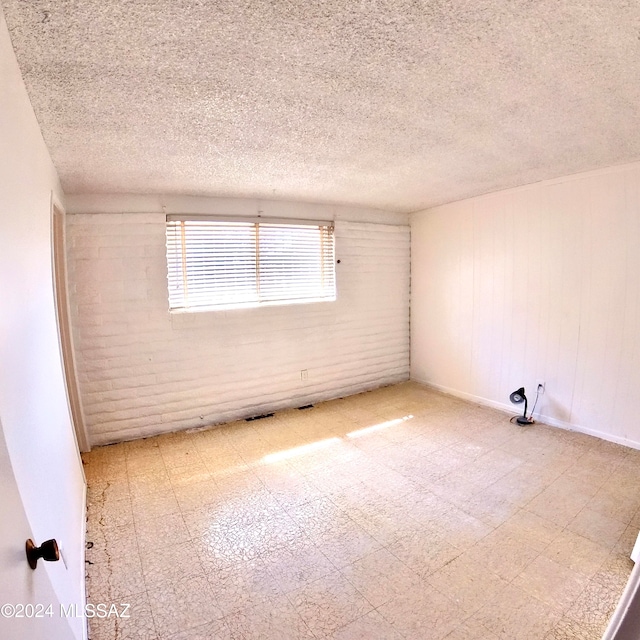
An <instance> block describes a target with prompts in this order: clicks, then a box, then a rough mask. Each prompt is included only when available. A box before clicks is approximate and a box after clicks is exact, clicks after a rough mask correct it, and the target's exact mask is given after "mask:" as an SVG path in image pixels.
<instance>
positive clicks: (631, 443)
mask: <svg viewBox="0 0 640 640" xmlns="http://www.w3.org/2000/svg"><path fill="white" fill-rule="evenodd" d="M411 380H413V381H414V382H417V383H419V384H422V385H424V386H426V387H430V388H432V389H435V390H436V391H440V392H441V393H446V394H447V395H450V396H454V397H456V398H460V399H462V400H467V401H469V402H474V403H475V404H480V405H482V406H485V407H491V408H492V409H497V410H498V411H502V412H503V413H509V414H511V415H515V412H514V410H513V406H512V405H509V404H505V403H502V402H496V401H495V400H489V399H488V398H483V397H481V396H475V395H473V394H471V393H467V392H466V391H459V390H458V389H451V388H449V387H445V386H443V385H440V384H436V383H434V382H430V381H428V380H422V379H420V378H416V377H412V378H411ZM536 421H537V422H541V423H543V424H546V425H549V426H551V427H558V428H560V429H565V430H567V431H576V432H578V433H584V434H586V435H589V436H594V437H595V438H600V439H601V440H607V441H608V442H614V443H615V444H621V445H623V446H625V447H630V448H631V449H640V442H637V441H635V440H629V439H628V438H622V437H620V436H616V435H613V434H611V433H607V432H606V431H598V430H597V429H589V428H587V427H583V426H581V425H579V424H572V423H570V422H565V421H563V420H558V419H557V418H553V417H551V416H544V415H537V416H536Z"/></svg>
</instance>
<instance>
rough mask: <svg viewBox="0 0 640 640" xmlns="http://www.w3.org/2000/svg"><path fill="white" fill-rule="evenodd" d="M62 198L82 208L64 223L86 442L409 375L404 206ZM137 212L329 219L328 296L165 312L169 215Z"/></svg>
mask: <svg viewBox="0 0 640 640" xmlns="http://www.w3.org/2000/svg"><path fill="white" fill-rule="evenodd" d="M70 208H71V209H72V210H73V211H76V212H77V211H84V212H88V213H77V214H75V215H71V216H69V219H68V228H67V231H68V241H69V247H68V265H69V280H70V284H71V290H72V291H71V303H72V305H71V306H72V316H73V322H74V333H75V338H76V352H77V365H78V372H79V378H80V392H81V395H82V400H83V407H84V413H85V418H86V424H87V428H88V431H89V434H90V439H91V441H92V444H102V443H106V442H113V441H118V440H123V439H133V438H137V437H141V436H146V435H150V434H156V433H160V432H165V431H175V430H177V429H182V428H188V427H195V426H200V425H207V424H214V423H218V422H222V421H226V420H230V419H234V418H238V417H247V416H251V415H257V414H261V413H264V412H267V411H271V410H275V409H278V408H282V407H290V406H300V405H303V404H306V403H309V402H314V401H318V400H320V399H325V398H330V397H336V396H342V395H347V394H350V393H356V392H358V391H361V390H363V389H368V388H373V387H376V386H380V385H383V384H387V383H394V382H398V381H402V380H406V379H408V377H409V266H410V264H409V263H410V258H409V248H410V246H409V245H410V238H409V226H408V216H406V215H400V214H391V213H385V212H380V211H366V210H365V211H363V210H356V209H347V208H339V207H330V206H322V205H308V204H299V203H298V204H296V203H285V202H280V203H278V202H258V201H255V200H229V199H206V198H164V199H161V198H158V199H156V198H152V197H149V198H145V197H135V196H131V197H112V198H108V197H107V198H100V197H95V198H87V197H83V198H71V199H70ZM118 210H120V211H127V212H128V213H117V211H118ZM140 210H142V211H144V210H146V211H147V212H148V211H153V210H158V211H165V212H166V213H193V212H207V213H220V214H230V215H233V214H236V215H237V214H244V215H256V214H257V213H258V211H260V212H261V213H262V215H263V216H266V217H268V216H272V217H273V216H278V217H292V216H293V217H306V218H313V219H320V220H325V219H334V218H335V219H336V220H337V223H336V258H337V259H340V260H341V264H339V265H337V288H338V300H337V301H336V302H322V303H315V304H297V305H287V306H271V307H263V308H254V309H236V310H229V311H215V312H200V313H187V314H184V313H182V314H169V311H168V301H167V281H166V277H167V267H166V255H165V254H166V249H165V243H166V240H165V215H164V213H135V211H140ZM96 211H108V213H96ZM132 211H133V212H134V213H131V212H132ZM371 221H374V222H375V224H374V223H372V222H371ZM380 223H384V224H380ZM302 369H307V370H308V380H307V381H306V382H304V381H302V380H301V376H300V371H301V370H302Z"/></svg>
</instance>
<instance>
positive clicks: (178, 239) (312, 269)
mask: <svg viewBox="0 0 640 640" xmlns="http://www.w3.org/2000/svg"><path fill="white" fill-rule="evenodd" d="M167 262H168V278H169V306H170V308H171V309H187V308H197V307H216V306H225V307H229V306H235V305H238V306H240V305H251V304H259V303H262V302H264V303H268V302H271V303H277V302H280V301H282V302H286V301H303V300H310V299H335V265H334V243H333V227H331V226H329V225H317V224H316V225H309V224H304V225H303V224H300V225H295V224H280V223H278V224H267V223H258V222H250V221H240V222H227V221H219V220H188V219H177V220H176V219H170V220H168V221H167Z"/></svg>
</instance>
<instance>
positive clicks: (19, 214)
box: [0, 12, 85, 639]
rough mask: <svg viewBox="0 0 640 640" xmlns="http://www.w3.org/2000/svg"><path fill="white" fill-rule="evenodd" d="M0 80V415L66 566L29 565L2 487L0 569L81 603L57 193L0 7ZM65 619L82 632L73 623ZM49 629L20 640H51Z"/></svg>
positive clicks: (80, 491) (21, 595)
mask: <svg viewBox="0 0 640 640" xmlns="http://www.w3.org/2000/svg"><path fill="white" fill-rule="evenodd" d="M0 86H1V87H2V90H1V91H0V185H1V188H0V225H1V226H0V229H1V230H2V231H1V232H0V292H2V293H1V295H2V302H1V304H0V421H1V423H2V427H1V428H2V431H3V434H2V435H3V440H4V441H5V442H6V450H7V452H8V456H9V459H10V462H11V467H12V470H13V476H14V477H15V481H16V484H17V489H18V491H19V495H20V497H21V499H22V502H23V505H24V511H25V512H26V516H27V518H28V523H29V525H30V529H31V535H32V536H33V537H34V539H35V540H36V542H37V543H40V542H42V541H43V540H46V539H48V538H54V537H55V538H56V539H57V540H58V542H59V544H60V546H61V548H62V551H63V553H64V555H65V559H66V566H65V564H64V563H63V562H57V563H40V565H39V566H38V568H37V570H36V571H35V572H32V571H31V569H29V567H28V565H27V563H26V559H25V558H24V543H25V535H24V534H25V531H24V530H23V529H22V528H21V527H20V525H19V522H21V520H20V516H19V515H18V514H17V513H15V511H14V509H13V507H11V506H10V505H7V504H6V503H5V502H4V500H5V498H7V497H8V496H9V497H10V493H6V492H3V493H2V494H1V495H2V500H3V501H2V502H0V518H2V519H6V520H7V521H11V522H14V520H13V519H14V518H15V524H16V528H15V530H14V537H13V538H12V539H3V540H2V541H1V543H0V544H1V548H2V553H1V554H0V575H1V576H2V580H3V581H4V580H7V581H10V583H9V584H10V585H11V589H12V593H13V596H14V602H19V601H23V602H25V601H26V602H30V601H31V600H30V599H29V598H32V597H33V595H34V593H38V592H40V593H46V592H47V591H48V590H50V587H47V586H46V582H47V581H48V580H49V581H50V582H51V584H52V585H53V589H54V590H55V594H56V595H57V598H58V599H59V601H60V602H62V603H77V604H82V603H83V602H84V592H83V587H84V539H83V531H84V522H85V519H84V511H83V497H84V477H83V473H82V465H81V463H80V459H79V454H78V450H77V447H76V443H75V437H74V434H73V430H72V426H71V421H70V417H69V409H68V405H67V400H66V392H65V387H64V381H63V372H62V366H61V357H60V350H59V344H58V333H57V327H56V315H55V307H54V295H53V277H52V262H51V212H50V199H51V192H52V191H53V192H55V194H56V195H57V196H58V197H62V193H61V191H60V186H59V183H58V178H57V175H56V171H55V169H54V167H53V164H52V163H51V159H50V157H49V153H48V151H47V149H46V147H45V144H44V141H43V140H42V136H41V134H40V129H39V127H38V124H37V122H36V119H35V116H34V114H33V111H32V109H31V105H30V103H29V98H28V96H27V93H26V90H25V87H24V84H23V82H22V77H21V75H20V71H19V69H18V65H17V62H16V60H15V57H14V55H13V50H12V48H11V43H10V41H9V33H8V31H7V26H6V23H5V21H4V18H3V17H2V14H1V12H0ZM3 464H5V462H4V461H3ZM6 471H7V469H6V468H5V469H4V470H3V481H4V482H5V483H6V482H7V477H8V476H7V474H6ZM4 488H5V489H6V487H4ZM7 499H8V498H7ZM14 562H19V563H20V564H19V566H15V565H14ZM21 599H22V600H21ZM70 623H71V627H72V629H73V633H74V635H75V637H77V638H80V637H82V633H83V621H82V620H81V619H74V620H71V621H70ZM7 624H9V623H7ZM3 625H4V620H3V619H2V618H0V636H1V637H3V638H4V637H6V638H8V637H12V638H18V637H20V636H18V635H11V634H9V632H8V631H7V632H6V633H3ZM63 626H67V623H65V624H64V625H63ZM56 628H59V627H56V624H54V623H52V625H51V632H50V634H49V635H47V636H38V635H37V633H36V632H34V633H33V634H31V633H26V634H25V636H24V637H29V638H34V639H35V638H39V637H48V638H55V637H56V635H55V633H56V632H55V631H54V630H55V629H56ZM27 629H29V627H28V626H27V625H26V624H25V626H24V630H25V632H26V631H27ZM12 633H13V632H12ZM58 637H60V636H58Z"/></svg>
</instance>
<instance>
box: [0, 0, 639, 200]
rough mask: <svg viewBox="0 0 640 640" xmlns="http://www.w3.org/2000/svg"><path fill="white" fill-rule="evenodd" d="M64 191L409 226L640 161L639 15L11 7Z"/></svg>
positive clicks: (556, 1)
mask: <svg viewBox="0 0 640 640" xmlns="http://www.w3.org/2000/svg"><path fill="white" fill-rule="evenodd" d="M2 5H3V7H4V12H5V16H6V19H7V23H8V26H9V29H10V32H11V37H12V41H13V44H14V47H15V50H16V54H17V57H18V61H19V63H20V67H21V69H22V72H23V75H24V78H25V82H26V85H27V89H28V91H29V95H30V97H31V101H32V103H33V106H34V109H35V112H36V115H37V117H38V119H39V121H40V125H41V127H42V131H43V134H44V138H45V140H46V142H47V145H48V147H49V149H50V151H51V154H52V157H53V160H54V162H55V164H56V166H57V168H58V171H59V174H60V177H61V180H62V184H63V187H64V189H65V191H66V192H67V193H104V192H130V193H153V192H157V193H174V194H178V193H180V194H185V193H188V194H200V195H209V194H212V195H213V194H215V195H230V196H252V197H266V198H271V197H274V198H283V199H296V200H310V201H320V202H332V203H349V204H357V205H367V206H373V207H379V208H388V209H392V210H398V211H412V210H417V209H421V208H424V207H426V206H429V205H433V204H437V203H442V202H447V201H451V200H456V199H460V198H463V197H466V196H470V195H475V194H479V193H484V192H487V191H492V190H496V189H499V188H504V187H508V186H514V185H519V184H525V183H529V182H534V181H537V180H541V179H545V178H552V177H557V176H561V175H566V174H569V173H573V172H577V171H581V170H586V169H592V168H596V167H601V166H607V165H612V164H618V163H622V162H626V161H630V160H635V159H638V158H640V39H639V38H640V2H637V1H636V0H626V1H625V0H569V1H567V0H493V1H487V0H466V1H457V2H456V1H455V0H438V1H434V0H430V1H424V2H417V1H409V0H395V1H387V2H385V1H383V0H380V1H376V0H328V1H326V2H317V1H311V0H298V1H291V0H219V1H210V2H207V1H205V0H157V1H152V0H130V1H124V0H123V1H120V2H114V1H109V0H75V1H71V0H55V1H54V0H48V1H43V0H29V1H28V2H27V1H25V0H2Z"/></svg>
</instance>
